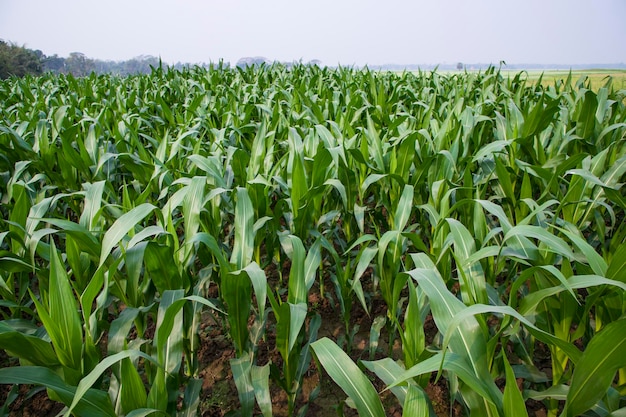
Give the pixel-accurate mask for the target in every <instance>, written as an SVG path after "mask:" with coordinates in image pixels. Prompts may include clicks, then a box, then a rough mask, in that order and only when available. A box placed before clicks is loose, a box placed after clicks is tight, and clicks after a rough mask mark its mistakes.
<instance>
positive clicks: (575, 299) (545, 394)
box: [0, 65, 626, 417]
mask: <svg viewBox="0 0 626 417" xmlns="http://www.w3.org/2000/svg"><path fill="white" fill-rule="evenodd" d="M594 87H597V86H594ZM625 97H626V90H617V89H615V88H613V86H612V84H611V80H610V79H607V80H606V83H605V84H604V85H603V86H602V87H600V88H594V89H592V87H591V86H590V85H589V82H588V81H586V80H585V79H584V78H581V79H578V80H574V79H572V78H571V77H569V78H567V79H566V80H564V81H557V82H556V83H554V84H553V85H551V86H548V87H544V86H541V83H530V82H528V81H527V80H526V78H525V76H524V74H523V73H520V74H517V75H515V76H507V77H504V76H503V75H502V74H501V73H500V71H499V70H498V68H494V67H492V68H489V69H488V70H486V71H484V72H480V73H454V74H440V73H438V72H436V71H435V72H419V73H402V74H396V73H388V72H374V71H369V70H367V69H365V70H356V69H349V68H339V69H329V68H318V67H309V66H303V65H298V66H294V67H292V68H286V67H283V66H279V65H274V66H261V67H252V68H246V69H240V68H229V67H226V66H223V65H215V66H213V67H211V68H210V69H201V68H190V69H186V70H183V71H174V70H167V69H164V68H155V69H154V70H153V72H152V74H150V75H141V76H132V77H126V78H122V77H116V76H106V75H105V76H95V75H92V76H89V77H85V78H74V77H72V76H71V75H68V76H63V75H60V76H51V75H46V76H41V77H37V78H32V77H31V78H28V77H27V78H24V79H17V78H12V79H9V80H6V81H2V82H1V83H0V150H1V152H0V177H1V180H0V201H1V205H0V213H1V219H0V315H1V317H0V319H1V320H0V350H1V351H3V352H4V353H3V356H2V357H1V358H2V359H1V363H2V367H1V368H0V383H2V384H7V385H5V387H6V390H5V391H6V393H7V394H6V395H5V397H6V400H5V404H4V407H3V408H2V410H1V413H0V414H2V415H9V414H10V413H9V410H10V407H11V401H13V400H14V399H15V397H16V396H17V393H18V389H19V386H20V385H22V386H23V385H27V386H29V387H34V388H33V389H37V387H44V388H45V390H46V392H47V395H48V397H49V398H50V399H51V400H53V401H56V402H58V403H62V404H63V405H64V406H63V407H64V408H63V410H62V414H63V415H67V416H70V415H74V416H129V417H139V416H148V415H154V416H159V415H163V416H195V415H201V414H202V413H203V409H202V404H201V398H202V397H203V379H202V372H203V371H204V369H203V367H204V365H203V362H202V361H201V360H199V351H200V347H201V346H202V344H203V343H204V342H206V339H207V337H208V336H207V332H206V326H207V323H209V322H210V323H211V324H210V325H211V326H212V327H213V328H215V329H217V330H218V331H219V332H220V334H221V335H222V336H223V337H224V338H225V340H227V342H228V344H229V346H230V347H231V348H232V352H233V354H232V357H231V358H230V360H229V370H228V375H229V377H230V378H232V379H233V381H234V384H235V386H236V389H237V398H238V402H237V404H236V406H234V407H232V409H228V410H224V412H225V413H226V412H230V414H229V415H239V416H242V417H248V416H252V415H255V416H260V415H262V416H264V417H269V416H272V415H276V413H277V410H276V405H275V403H274V402H273V399H272V397H273V396H274V394H275V393H276V391H277V389H278V390H280V391H281V392H283V393H284V396H285V398H286V404H287V405H286V415H290V416H291V415H293V416H304V415H311V414H307V413H309V412H310V410H309V408H308V407H309V406H310V405H311V404H314V403H315V401H316V398H318V396H319V395H323V393H324V389H325V387H326V388H327V387H329V386H330V387H335V388H334V389H335V390H337V391H338V392H339V393H341V398H342V399H341V400H340V401H338V404H337V406H336V411H337V414H338V415H344V414H345V415H356V413H358V415H360V416H374V417H378V416H385V415H398V416H399V415H403V416H436V415H437V412H436V411H435V408H436V407H435V404H433V401H432V399H431V398H430V397H429V395H428V393H427V390H426V388H427V387H428V386H429V384H432V383H433V382H437V383H443V385H444V386H445V387H446V388H447V390H448V393H449V394H448V398H449V403H450V404H449V405H450V410H453V409H454V410H456V411H455V413H456V414H455V415H463V416H506V417H509V416H511V417H512V416H528V415H531V416H532V415H533V414H532V413H530V414H529V411H528V408H527V407H528V405H529V404H530V403H531V402H533V403H535V404H540V407H542V410H543V411H542V412H543V413H544V414H543V415H548V416H563V417H570V416H579V415H584V416H601V417H608V416H626V355H624V350H622V349H626V314H625V313H626V303H625V301H626V299H625V295H626V223H625V222H624V213H625V209H626V195H625V192H624V189H623V188H622V186H623V183H624V180H625V173H626V143H625V142H626V104H625V103H626V101H625ZM320 300H321V301H323V302H326V303H328V305H330V306H331V307H332V309H333V311H334V314H332V315H328V314H327V315H322V314H320V311H319V303H320ZM374 305H378V306H380V308H376V309H375V308H373V306H374ZM357 310H359V311H364V312H365V314H366V315H369V317H370V319H371V320H370V322H371V328H368V329H362V328H361V329H360V331H366V333H367V334H368V335H369V336H368V339H367V344H366V345H367V346H366V347H365V348H364V349H363V348H358V347H357V346H356V344H355V334H356V331H357V330H358V329H357V327H358V326H357V325H355V321H354V314H355V311H357ZM329 321H332V323H329ZM427 323H430V325H429V326H427V325H426V324H427ZM329 325H331V326H334V327H336V328H337V329H338V332H336V333H330V332H327V331H326V332H324V331H323V329H325V328H328V327H329ZM379 343H380V344H379ZM259 346H264V351H267V350H269V351H270V352H271V353H272V355H270V359H267V355H261V349H260V348H259ZM394 346H395V348H394ZM310 373H316V374H317V375H319V378H320V380H324V381H328V382H327V383H326V384H325V385H324V384H322V383H320V384H319V385H318V386H317V387H316V388H315V389H313V390H312V392H308V393H307V395H306V400H304V399H303V398H304V395H303V379H304V377H305V375H308V374H310ZM337 387H338V388H337ZM39 389H41V388H39ZM383 397H385V398H386V399H385V401H383V399H382V398H383ZM391 403H394V404H395V405H394V410H395V411H394V413H395V414H392V413H391V411H390V404H391ZM450 413H451V412H450Z"/></svg>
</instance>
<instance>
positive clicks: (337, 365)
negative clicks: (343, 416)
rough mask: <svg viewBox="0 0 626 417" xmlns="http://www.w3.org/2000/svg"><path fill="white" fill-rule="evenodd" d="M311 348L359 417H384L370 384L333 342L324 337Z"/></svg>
mask: <svg viewBox="0 0 626 417" xmlns="http://www.w3.org/2000/svg"><path fill="white" fill-rule="evenodd" d="M311 347H312V348H313V351H314V352H315V356H316V357H317V359H318V360H319V361H320V363H321V364H322V366H323V367H324V369H325V370H326V372H327V373H328V375H329V376H330V377H331V378H332V379H333V381H335V383H336V384H337V385H339V387H341V389H342V390H343V391H344V392H345V393H346V394H347V395H348V397H350V398H351V399H352V400H353V401H354V403H355V404H356V408H357V411H358V412H359V415H360V416H362V417H365V416H367V417H384V416H385V411H384V409H383V405H382V403H381V402H380V398H379V397H378V393H377V392H376V390H375V389H374V387H373V386H372V383H371V382H370V381H369V380H368V379H367V377H366V376H365V375H364V374H363V372H361V370H360V369H359V367H358V366H356V365H355V364H354V362H352V359H350V357H349V356H348V355H346V354H345V353H344V352H343V351H342V350H341V349H340V348H339V347H338V346H337V345H336V344H335V343H334V342H333V341H331V340H330V339H328V338H326V337H324V338H322V339H320V340H318V341H317V342H314V343H312V344H311Z"/></svg>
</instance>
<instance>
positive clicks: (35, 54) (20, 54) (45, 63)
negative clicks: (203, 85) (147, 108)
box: [0, 40, 181, 80]
mask: <svg viewBox="0 0 626 417" xmlns="http://www.w3.org/2000/svg"><path fill="white" fill-rule="evenodd" d="M159 65H161V62H160V60H159V58H157V57H154V56H150V55H141V56H138V57H135V58H132V59H129V60H126V61H105V60H100V59H92V58H89V57H87V56H86V55H85V54H83V53H81V52H72V53H70V54H69V56H68V57H60V56H58V55H57V54H54V55H50V56H47V55H45V54H44V53H43V52H42V51H40V50H33V49H28V48H26V47H25V46H20V45H17V44H15V43H12V42H7V41H4V40H0V79H3V80H4V79H6V78H9V77H11V76H17V77H23V76H25V75H41V74H43V73H44V72H52V73H57V74H72V75H74V76H78V77H82V76H86V75H89V74H91V73H92V72H94V73H96V74H104V73H108V74H119V75H130V74H147V73H150V71H151V70H152V67H158V66H159ZM177 65H181V64H177Z"/></svg>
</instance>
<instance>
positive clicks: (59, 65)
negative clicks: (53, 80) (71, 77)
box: [41, 54, 65, 73]
mask: <svg viewBox="0 0 626 417" xmlns="http://www.w3.org/2000/svg"><path fill="white" fill-rule="evenodd" d="M41 67H42V70H43V71H44V72H48V71H50V72H54V73H60V72H63V70H64V68H65V58H63V57H60V56H58V55H57V54H54V55H52V56H44V57H43V59H42V60H41Z"/></svg>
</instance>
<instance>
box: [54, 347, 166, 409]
mask: <svg viewBox="0 0 626 417" xmlns="http://www.w3.org/2000/svg"><path fill="white" fill-rule="evenodd" d="M140 357H141V358H143V359H145V360H147V361H150V362H153V363H155V365H156V361H155V360H154V359H153V358H152V357H151V356H150V355H147V354H145V353H143V352H141V351H139V350H124V351H122V352H119V353H116V354H115V355H111V356H108V357H106V358H104V359H103V360H102V361H101V362H100V363H99V364H98V365H97V366H96V367H95V368H94V369H93V370H92V371H91V372H90V373H89V374H88V375H86V376H85V377H84V378H83V379H81V381H80V383H79V384H78V387H76V393H75V395H74V398H73V400H72V402H71V404H70V405H69V407H68V409H67V411H66V412H65V416H67V417H69V416H70V415H71V413H72V411H73V410H74V408H75V407H77V406H78V404H80V402H81V401H82V399H83V397H84V396H85V394H87V393H88V392H89V391H90V388H91V387H92V386H93V384H95V383H96V381H97V380H98V379H100V377H101V376H102V374H103V373H104V372H105V371H106V370H107V369H108V368H110V367H111V366H113V365H114V364H116V363H117V362H119V361H121V360H123V359H125V358H129V359H131V360H133V359H136V358H140Z"/></svg>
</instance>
